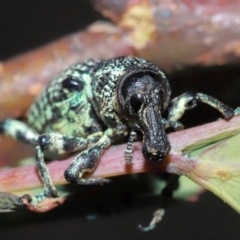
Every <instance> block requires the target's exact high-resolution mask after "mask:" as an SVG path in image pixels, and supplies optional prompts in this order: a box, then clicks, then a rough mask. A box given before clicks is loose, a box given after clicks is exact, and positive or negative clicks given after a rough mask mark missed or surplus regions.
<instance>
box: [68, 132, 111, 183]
mask: <svg viewBox="0 0 240 240" xmlns="http://www.w3.org/2000/svg"><path fill="white" fill-rule="evenodd" d="M113 135H115V134H114V130H113V129H111V128H109V129H107V130H106V131H105V132H104V135H103V136H102V137H101V138H100V139H99V141H98V142H96V143H95V144H94V145H93V146H92V147H91V148H88V149H86V150H85V151H83V152H81V153H80V154H79V155H78V156H77V157H76V158H75V159H74V160H73V162H72V163H71V164H70V166H69V167H68V168H67V169H66V170H65V172H64V175H65V178H66V180H67V181H69V182H72V183H77V184H82V185H89V184H103V183H106V182H109V180H107V179H101V178H89V179H83V178H82V175H83V174H84V173H85V172H91V171H93V170H94V169H95V167H96V165H97V164H98V162H99V159H100V157H101V156H102V154H103V152H104V151H105V150H106V149H107V148H108V147H109V146H110V144H111V138H112V136H113Z"/></svg>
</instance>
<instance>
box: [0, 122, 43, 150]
mask: <svg viewBox="0 0 240 240" xmlns="http://www.w3.org/2000/svg"><path fill="white" fill-rule="evenodd" d="M0 134H2V135H5V136H10V137H12V138H14V139H16V140H18V141H21V142H24V143H28V144H31V145H37V139H38V137H39V134H38V133H36V132H35V131H34V130H32V129H31V128H30V127H28V126H27V125H26V124H25V123H23V122H20V121H18V120H14V119H5V120H3V121H2V122H0Z"/></svg>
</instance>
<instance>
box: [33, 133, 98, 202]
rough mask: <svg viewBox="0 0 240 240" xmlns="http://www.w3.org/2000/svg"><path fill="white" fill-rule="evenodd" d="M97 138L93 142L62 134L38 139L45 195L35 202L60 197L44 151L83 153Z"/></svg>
mask: <svg viewBox="0 0 240 240" xmlns="http://www.w3.org/2000/svg"><path fill="white" fill-rule="evenodd" d="M93 139H94V140H95V138H92V139H91V140H89V139H85V138H77V137H71V136H67V135H63V134H60V133H47V134H42V135H41V136H40V137H39V138H38V141H37V142H38V145H37V147H36V164H37V167H38V171H39V174H40V176H41V179H42V182H43V184H44V193H43V194H39V195H36V196H35V199H33V200H32V201H33V202H41V201H43V200H44V198H46V197H58V193H57V190H56V188H55V186H54V185H53V183H52V180H51V178H50V175H49V172H48V169H47V167H46V164H45V162H44V151H49V152H56V153H57V154H66V153H72V152H75V151H81V150H83V149H86V148H87V147H89V145H91V144H92V142H93V141H94V140H93Z"/></svg>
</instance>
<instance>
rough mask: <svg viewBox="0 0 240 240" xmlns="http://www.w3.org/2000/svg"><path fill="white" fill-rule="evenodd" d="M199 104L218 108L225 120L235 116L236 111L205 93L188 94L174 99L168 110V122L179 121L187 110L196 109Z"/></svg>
mask: <svg viewBox="0 0 240 240" xmlns="http://www.w3.org/2000/svg"><path fill="white" fill-rule="evenodd" d="M197 102H203V103H206V104H208V105H210V106H212V107H213V108H216V109H217V110H218V111H219V112H220V113H222V115H223V116H224V118H230V117H232V116H233V115H234V110H233V109H232V108H230V107H228V106H227V105H225V104H224V103H222V102H220V101H219V100H217V99H216V98H213V97H211V96H209V95H207V94H203V93H192V92H186V93H183V94H182V95H180V96H178V97H176V98H174V99H173V100H172V101H171V103H170V106H169V108H168V116H167V120H168V121H170V122H176V121H178V120H179V119H180V118H181V117H182V115H183V114H184V112H185V111H186V110H187V109H191V108H194V107H195V106H196V105H197Z"/></svg>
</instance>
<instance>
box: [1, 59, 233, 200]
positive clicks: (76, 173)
mask: <svg viewBox="0 0 240 240" xmlns="http://www.w3.org/2000/svg"><path fill="white" fill-rule="evenodd" d="M170 95H171V89H170V86H169V82H168V80H167V78H166V77H165V75H164V73H163V72H162V71H161V70H160V69H159V68H158V67H157V66H155V65H154V64H152V63H150V62H148V61H146V60H144V59H141V58H137V57H117V58H113V59H110V60H86V61H84V62H82V63H79V64H76V65H74V66H72V67H70V68H68V69H67V70H65V71H63V72H62V73H60V74H59V75H58V76H57V77H55V78H54V79H53V81H52V82H50V84H49V85H48V86H47V88H46V89H45V90H43V92H42V93H41V94H40V95H39V96H38V97H37V98H36V100H35V102H34V103H33V104H32V106H31V107H30V109H29V111H28V116H27V124H25V123H22V122H20V121H17V120H13V119H6V120H4V121H2V122H1V123H0V133H1V134H4V135H9V136H12V137H14V138H15V139H17V140H19V141H23V142H25V143H28V144H32V145H35V146H36V164H37V167H38V170H39V173H40V176H41V179H42V181H43V183H44V192H43V193H42V194H39V195H36V196H35V197H33V199H32V204H36V203H37V202H40V201H42V200H43V199H44V198H45V197H57V196H58V193H57V190H56V188H55V186H54V185H53V184H52V181H51V178H50V176H49V173H48V170H47V167H46V165H45V162H44V153H45V152H48V153H57V154H60V155H61V154H69V153H73V152H80V153H79V154H78V155H77V156H76V157H75V159H74V160H73V162H72V163H71V164H70V166H69V167H68V168H67V169H66V171H65V173H64V174H65V178H66V179H67V180H68V181H69V182H72V183H77V184H96V183H104V182H106V181H107V180H106V179H84V178H82V175H83V173H84V172H89V171H92V170H93V169H94V168H95V166H96V165H97V163H98V160H99V158H100V157H101V155H102V153H103V152H104V150H105V149H107V148H108V147H109V146H110V145H111V144H113V143H114V142H116V141H119V140H121V139H123V137H125V136H127V135H128V134H129V141H128V143H127V148H126V151H125V160H126V162H127V163H129V164H130V163H131V160H132V142H133V141H134V139H135V135H136V132H140V133H141V134H142V138H143V142H142V153H143V155H144V157H145V158H148V159H150V160H153V161H162V160H163V159H164V158H165V157H166V156H167V154H168V153H169V151H170V148H171V146H170V143H169V141H168V137H167V135H166V133H165V129H166V128H168V127H172V128H174V129H176V130H178V129H181V128H182V127H183V126H182V124H181V123H180V122H178V120H179V118H181V116H182V115H183V113H184V111H185V110H186V109H189V108H193V107H194V106H195V105H196V102H197V101H201V102H204V103H207V104H209V105H211V106H212V107H214V108H216V109H218V110H219V111H220V112H221V113H222V114H223V116H224V118H230V117H232V116H233V115H234V110H233V109H231V108H229V107H227V106H226V105H224V104H223V103H221V102H220V101H218V100H217V99H214V98H212V97H210V96H208V95H205V94H202V93H196V94H193V93H184V94H182V95H181V96H179V97H177V98H175V99H173V100H172V101H170ZM163 113H164V114H165V116H166V117H165V118H163V117H162V115H163Z"/></svg>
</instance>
